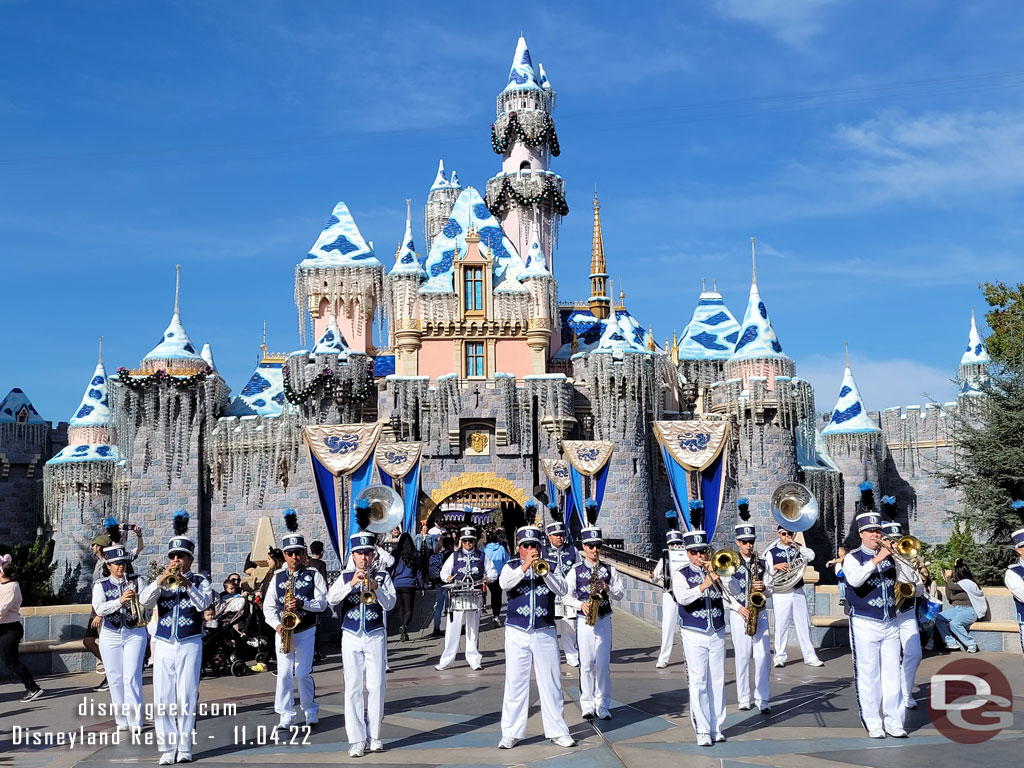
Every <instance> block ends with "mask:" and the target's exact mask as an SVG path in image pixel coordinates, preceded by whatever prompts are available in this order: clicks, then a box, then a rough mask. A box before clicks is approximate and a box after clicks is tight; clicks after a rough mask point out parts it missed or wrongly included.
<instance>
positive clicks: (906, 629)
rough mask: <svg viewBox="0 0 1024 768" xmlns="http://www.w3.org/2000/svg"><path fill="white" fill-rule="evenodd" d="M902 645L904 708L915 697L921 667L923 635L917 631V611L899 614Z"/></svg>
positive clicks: (901, 693)
mask: <svg viewBox="0 0 1024 768" xmlns="http://www.w3.org/2000/svg"><path fill="white" fill-rule="evenodd" d="M899 623H900V644H901V645H902V646H903V664H902V671H903V677H902V678H901V683H902V684H901V685H900V700H901V701H902V702H903V706H906V705H907V701H908V700H909V699H910V697H911V696H913V695H914V678H915V677H917V668H918V667H919V666H920V665H921V656H922V654H921V633H920V632H919V631H918V629H917V611H916V610H909V611H904V612H903V613H901V614H899Z"/></svg>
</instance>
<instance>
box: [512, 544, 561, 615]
mask: <svg viewBox="0 0 1024 768" xmlns="http://www.w3.org/2000/svg"><path fill="white" fill-rule="evenodd" d="M506 567H507V568H522V567H523V561H522V559H521V558H518V557H515V558H512V559H511V560H509V561H508V564H507V565H506ZM506 616H507V619H506V623H508V624H511V625H512V626H513V627H519V628H520V629H544V628H546V627H554V626H555V593H554V592H552V591H551V589H550V588H549V587H548V585H547V584H546V583H544V579H543V578H542V577H541V576H537V575H536V574H535V573H534V572H533V569H532V568H531V569H529V570H528V571H527V572H526V574H525V575H524V576H523V579H522V581H520V582H519V583H518V584H516V585H515V586H514V587H512V589H510V590H509V591H508V609H507V611H506Z"/></svg>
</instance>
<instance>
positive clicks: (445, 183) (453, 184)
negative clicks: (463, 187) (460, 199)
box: [430, 159, 460, 190]
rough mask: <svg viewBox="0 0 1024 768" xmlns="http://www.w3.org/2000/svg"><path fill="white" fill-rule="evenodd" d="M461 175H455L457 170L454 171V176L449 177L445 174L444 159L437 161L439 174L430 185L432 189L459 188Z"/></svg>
mask: <svg viewBox="0 0 1024 768" xmlns="http://www.w3.org/2000/svg"><path fill="white" fill-rule="evenodd" d="M459 188H460V187H459V177H458V176H456V175H455V171H452V177H451V179H449V178H448V177H447V176H445V174H444V160H443V159H442V160H438V161H437V176H435V177H434V183H433V184H431V185H430V189H431V190H435V189H459Z"/></svg>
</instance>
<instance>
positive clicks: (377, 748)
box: [370, 739, 384, 752]
mask: <svg viewBox="0 0 1024 768" xmlns="http://www.w3.org/2000/svg"><path fill="white" fill-rule="evenodd" d="M370 751H371V752H383V751H384V742H383V741H381V740H380V739H370Z"/></svg>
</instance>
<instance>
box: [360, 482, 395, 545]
mask: <svg viewBox="0 0 1024 768" xmlns="http://www.w3.org/2000/svg"><path fill="white" fill-rule="evenodd" d="M362 500H366V501H368V502H370V524H369V525H367V526H366V530H368V531H371V532H372V533H388V532H389V531H391V530H393V529H394V528H397V527H398V526H400V525H401V524H402V519H403V518H404V517H405V508H404V505H403V503H402V497H401V496H399V495H398V493H397V492H396V491H395V490H394V489H393V488H389V487H388V486H386V485H371V486H369V487H368V488H364V489H363V490H362V491H360V492H359V494H358V495H357V496H356V497H355V498H354V499H353V500H352V503H353V505H355V503H357V502H359V501H362Z"/></svg>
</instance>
